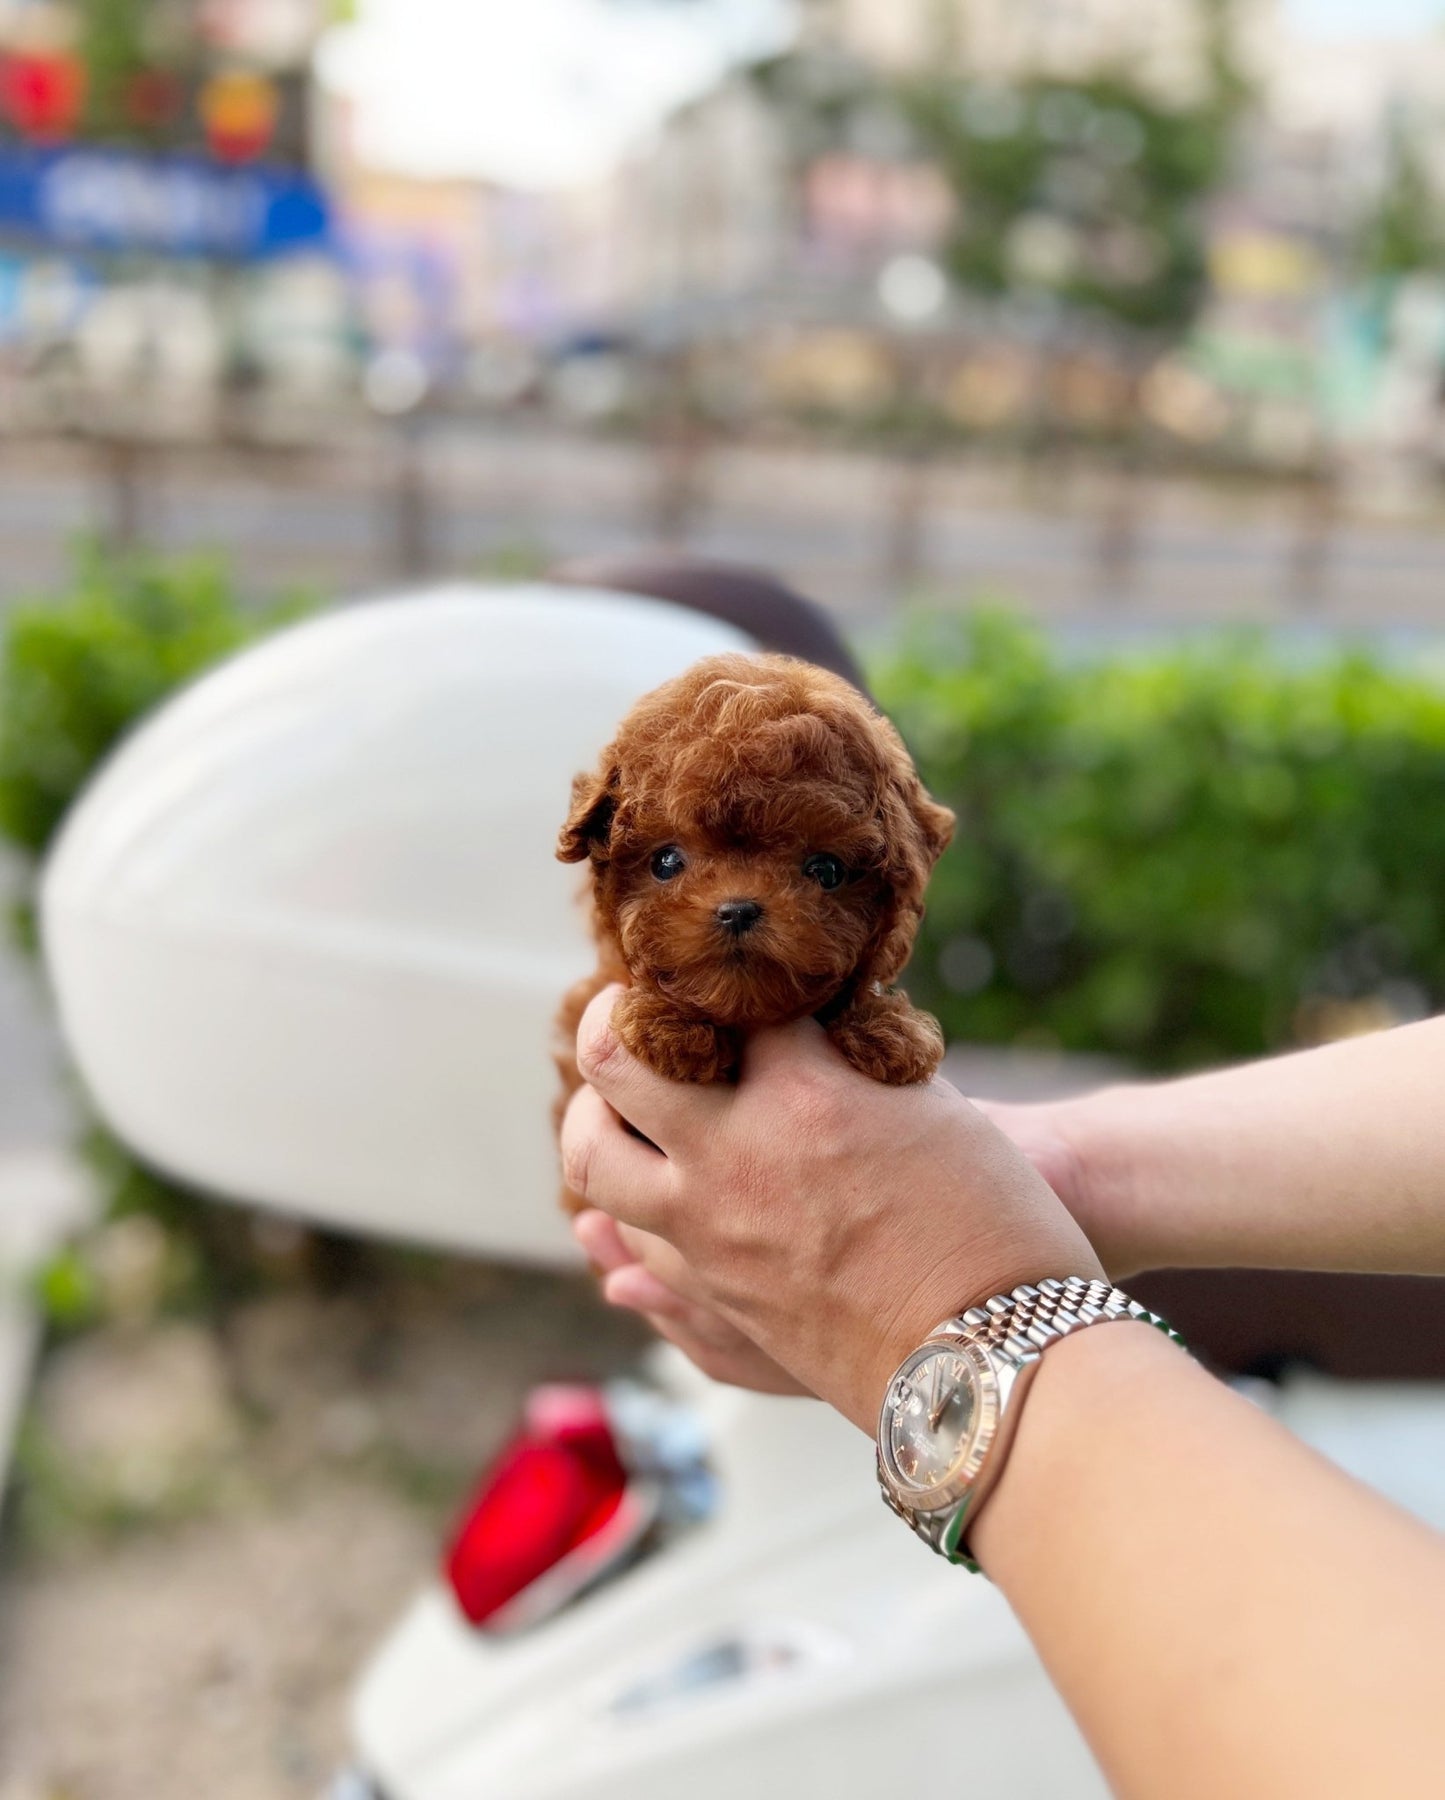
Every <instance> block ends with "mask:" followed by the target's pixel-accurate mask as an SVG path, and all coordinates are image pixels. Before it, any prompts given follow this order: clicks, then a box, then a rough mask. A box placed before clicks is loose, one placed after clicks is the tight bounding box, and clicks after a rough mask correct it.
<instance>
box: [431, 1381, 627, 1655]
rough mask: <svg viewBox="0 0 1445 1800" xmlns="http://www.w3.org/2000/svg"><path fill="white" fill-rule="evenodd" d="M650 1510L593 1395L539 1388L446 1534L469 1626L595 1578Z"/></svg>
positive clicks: (503, 1621) (540, 1605) (504, 1617)
mask: <svg viewBox="0 0 1445 1800" xmlns="http://www.w3.org/2000/svg"><path fill="white" fill-rule="evenodd" d="M653 1510H655V1508H654V1506H653V1505H652V1503H651V1502H650V1500H649V1498H648V1496H646V1494H645V1493H644V1492H643V1491H642V1490H641V1489H640V1488H636V1487H634V1489H633V1491H632V1492H631V1493H629V1483H628V1472H627V1470H626V1468H625V1467H624V1466H623V1462H622V1458H621V1456H620V1455H619V1453H618V1448H617V1442H616V1439H615V1438H614V1436H613V1433H612V1428H611V1426H610V1425H609V1423H608V1419H607V1412H606V1409H605V1407H604V1406H603V1403H602V1397H601V1395H600V1394H598V1393H596V1392H595V1391H594V1390H592V1389H591V1388H564V1387H547V1388H538V1389H537V1390H536V1391H535V1392H534V1393H533V1394H532V1396H531V1397H530V1399H529V1400H528V1402H527V1407H526V1411H525V1414H524V1419H523V1425H522V1429H521V1430H520V1431H519V1432H518V1433H517V1435H516V1436H515V1437H514V1438H513V1439H512V1440H511V1442H510V1443H509V1444H508V1445H507V1446H506V1447H505V1449H504V1450H503V1451H502V1453H501V1455H500V1456H499V1457H498V1458H497V1460H496V1461H495V1462H494V1463H493V1464H492V1466H491V1468H490V1469H489V1470H488V1471H487V1473H486V1475H485V1476H484V1477H483V1479H482V1483H481V1486H480V1487H479V1488H478V1490H477V1492H476V1494H475V1495H474V1496H473V1499H472V1503H471V1506H470V1508H469V1509H468V1511H467V1513H466V1515H465V1517H464V1518H463V1519H462V1522H461V1524H460V1526H459V1527H458V1529H457V1532H456V1534H455V1536H454V1538H453V1539H452V1543H451V1547H450V1549H449V1550H448V1552H447V1559H446V1572H447V1579H448V1580H449V1581H450V1583H451V1588H452V1592H453V1593H454V1594H455V1595H456V1598H457V1603H458V1605H459V1606H460V1607H461V1609H462V1611H463V1612H464V1613H465V1614H466V1616H467V1618H468V1619H470V1620H471V1622H472V1623H473V1624H474V1625H481V1624H483V1623H485V1622H488V1621H490V1622H491V1624H492V1626H493V1627H494V1628H501V1627H503V1626H506V1625H512V1624H516V1623H521V1622H523V1620H524V1618H525V1619H531V1618H533V1617H535V1616H536V1615H537V1613H538V1612H539V1611H542V1612H545V1611H550V1610H554V1609H555V1607H556V1605H558V1604H560V1603H561V1601H562V1600H564V1599H566V1598H570V1596H571V1595H572V1594H574V1593H576V1592H577V1591H578V1590H579V1589H580V1588H581V1587H583V1586H585V1585H586V1584H587V1582H588V1581H589V1580H591V1579H594V1578H595V1576H596V1574H597V1572H598V1570H599V1569H600V1568H602V1567H605V1566H606V1565H607V1564H608V1563H609V1562H610V1561H611V1560H613V1559H614V1558H615V1556H616V1555H618V1554H619V1553H620V1551H622V1550H624V1549H625V1548H626V1547H627V1546H628V1545H630V1544H632V1543H634V1542H635V1541H636V1539H637V1537H638V1535H639V1534H640V1532H641V1531H642V1530H644V1529H645V1528H646V1525H647V1523H648V1522H649V1520H650V1518H651V1516H652V1512H653ZM548 1577H550V1578H551V1579H550V1580H544V1578H548ZM539 1584H541V1587H540V1589H539ZM543 1590H545V1592H544V1591H543ZM527 1597H529V1598H531V1600H532V1602H533V1604H532V1605H531V1606H527V1605H526V1604H525V1598H527Z"/></svg>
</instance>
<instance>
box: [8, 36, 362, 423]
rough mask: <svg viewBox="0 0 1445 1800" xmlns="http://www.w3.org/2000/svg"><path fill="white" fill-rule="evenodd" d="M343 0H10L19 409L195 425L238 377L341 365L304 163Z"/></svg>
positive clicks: (12, 314) (317, 204)
mask: <svg viewBox="0 0 1445 1800" xmlns="http://www.w3.org/2000/svg"><path fill="white" fill-rule="evenodd" d="M328 12H329V8H328V6H327V5H326V4H325V0H201V3H200V4H196V5H189V4H188V5H176V4H173V3H170V0H107V4H105V5H104V6H98V5H96V4H93V3H91V4H81V3H79V0H0V380H4V381H5V382H6V383H7V399H8V404H7V406H6V408H5V424H6V425H7V427H9V428H10V429H30V428H38V429H45V428H47V427H49V426H51V425H75V424H92V425H99V424H100V423H101V422H102V420H107V421H109V424H108V426H107V428H114V429H117V430H130V429H149V428H155V429H161V430H166V429H170V428H172V427H176V428H179V427H181V426H183V425H184V426H188V428H201V427H204V426H205V425H206V424H207V423H208V422H209V420H210V415H211V411H212V408H213V404H214V402H215V400H216V398H217V396H218V395H219V393H220V392H221V390H222V389H223V388H225V387H227V386H232V387H235V386H237V385H247V384H249V385H252V386H254V385H256V384H258V383H259V384H262V385H265V384H268V383H273V382H280V383H281V385H283V386H284V385H286V384H287V383H299V386H300V389H301V390H303V391H305V392H307V393H310V394H315V393H316V392H317V391H319V388H320V389H324V388H328V387H331V386H334V384H335V382H336V381H337V379H338V378H339V377H340V374H341V364H342V361H343V360H344V359H343V357H342V356H341V355H340V350H341V339H342V338H343V337H344V333H345V318H344V315H345V295H344V289H343V284H342V283H341V282H340V281H339V280H338V279H337V278H335V276H334V274H333V273H332V272H331V263H330V256H329V248H330V247H329V215H328V207H327V202H326V197H325V194H324V193H323V192H322V190H321V189H320V187H319V186H318V185H317V183H316V182H315V180H314V179H313V176H312V172H311V163H312V134H313V133H312V126H313V121H312V109H311V91H312V89H311V75H310V70H311V58H312V53H313V50H314V47H315V44H316V41H317V38H318V35H319V33H320V31H321V30H322V28H323V26H324V24H325V22H326V18H327V16H328ZM299 264H305V265H309V266H307V267H304V268H302V267H299V266H298V265H299Z"/></svg>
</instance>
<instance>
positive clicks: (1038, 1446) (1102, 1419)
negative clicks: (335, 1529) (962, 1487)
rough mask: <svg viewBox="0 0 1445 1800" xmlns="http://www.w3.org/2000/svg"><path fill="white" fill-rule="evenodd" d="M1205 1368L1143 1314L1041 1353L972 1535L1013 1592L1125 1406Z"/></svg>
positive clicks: (974, 1547) (1152, 1398)
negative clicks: (1005, 1458) (1004, 1458)
mask: <svg viewBox="0 0 1445 1800" xmlns="http://www.w3.org/2000/svg"><path fill="white" fill-rule="evenodd" d="M1181 1373H1182V1374H1184V1375H1185V1376H1186V1377H1189V1376H1192V1375H1193V1374H1195V1373H1197V1370H1196V1368H1195V1365H1194V1364H1193V1363H1192V1361H1191V1359H1190V1358H1189V1356H1188V1354H1187V1352H1185V1351H1183V1350H1181V1349H1180V1348H1179V1346H1178V1345H1177V1344H1174V1343H1171V1342H1170V1340H1169V1339H1168V1338H1167V1337H1166V1336H1165V1335H1164V1333H1163V1332H1161V1331H1160V1330H1159V1329H1158V1327H1157V1326H1155V1325H1152V1324H1149V1323H1147V1322H1145V1321H1143V1320H1140V1321H1137V1322H1136V1321H1131V1320H1120V1321H1115V1322H1114V1323H1112V1324H1107V1325H1096V1326H1093V1327H1091V1328H1090V1329H1089V1330H1087V1331H1078V1332H1073V1333H1071V1334H1070V1335H1069V1336H1068V1337H1066V1338H1064V1339H1062V1340H1061V1341H1060V1342H1059V1343H1056V1344H1052V1345H1050V1347H1049V1348H1048V1349H1047V1350H1046V1351H1045V1353H1044V1355H1043V1356H1042V1358H1041V1359H1040V1361H1039V1364H1038V1367H1037V1370H1036V1372H1035V1374H1034V1378H1033V1381H1032V1383H1031V1385H1030V1387H1029V1390H1028V1393H1027V1394H1026V1396H1025V1398H1024V1405H1023V1411H1022V1414H1021V1416H1020V1418H1019V1421H1018V1426H1017V1430H1016V1433H1015V1436H1014V1439H1013V1442H1012V1445H1011V1447H1010V1451H1009V1456H1008V1461H1007V1463H1006V1464H1005V1466H1004V1468H1003V1471H1002V1473H1001V1474H1000V1476H999V1478H998V1482H997V1485H996V1486H995V1487H994V1488H993V1489H992V1491H991V1492H990V1494H989V1496H988V1499H987V1503H986V1504H985V1505H984V1506H983V1508H982V1510H981V1512H980V1513H979V1515H978V1518H977V1520H976V1521H975V1522H974V1524H973V1526H972V1528H971V1530H970V1534H969V1548H970V1550H971V1551H972V1553H973V1554H974V1556H976V1557H977V1558H978V1560H979V1562H980V1564H981V1565H982V1566H983V1568H984V1569H985V1570H986V1571H987V1573H988V1574H989V1576H990V1577H991V1578H992V1579H993V1580H994V1581H995V1582H997V1583H998V1585H999V1586H1000V1587H1002V1588H1003V1589H1004V1590H1005V1592H1007V1591H1008V1590H1009V1588H1010V1585H1011V1583H1012V1582H1013V1580H1014V1578H1015V1576H1016V1574H1019V1573H1021V1572H1024V1571H1026V1569H1027V1566H1028V1564H1029V1561H1030V1559H1031V1557H1032V1556H1033V1555H1034V1553H1035V1551H1036V1549H1037V1547H1038V1545H1039V1544H1040V1542H1041V1541H1042V1540H1043V1538H1044V1536H1046V1535H1051V1534H1054V1533H1056V1532H1057V1529H1058V1524H1059V1519H1060V1513H1061V1510H1068V1509H1070V1508H1072V1507H1073V1506H1074V1505H1075V1504H1076V1501H1077V1499H1078V1496H1079V1495H1080V1493H1081V1491H1082V1490H1083V1489H1084V1488H1085V1486H1086V1480H1085V1477H1086V1474H1087V1471H1088V1469H1089V1467H1090V1465H1091V1464H1092V1463H1093V1462H1094V1461H1095V1460H1096V1459H1098V1458H1099V1457H1100V1456H1106V1455H1107V1454H1108V1449H1107V1444H1106V1442H1105V1434H1106V1430H1107V1427H1108V1425H1109V1423H1110V1422H1111V1421H1112V1420H1114V1419H1116V1418H1118V1417H1119V1415H1120V1412H1121V1410H1122V1409H1126V1408H1130V1407H1133V1406H1136V1405H1138V1404H1139V1403H1140V1401H1141V1397H1142V1399H1143V1403H1144V1404H1145V1405H1154V1404H1156V1403H1157V1401H1156V1396H1157V1393H1158V1389H1159V1386H1160V1384H1161V1383H1162V1384H1168V1383H1169V1382H1171V1381H1173V1380H1176V1379H1178V1378H1179V1376H1180V1375H1181Z"/></svg>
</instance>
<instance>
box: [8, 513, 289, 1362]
mask: <svg viewBox="0 0 1445 1800" xmlns="http://www.w3.org/2000/svg"><path fill="white" fill-rule="evenodd" d="M309 604H310V603H309V602H308V601H307V600H306V599H305V598H303V597H301V596H297V597H294V598H291V599H288V600H286V601H283V602H282V603H280V604H279V605H276V606H272V607H270V608H268V609H265V610H259V609H257V608H254V607H251V606H248V605H247V604H246V603H245V602H244V601H243V599H242V598H241V597H240V595H239V594H238V593H237V591H236V589H235V588H234V586H233V585H232V583H231V581H230V579H229V577H228V575H227V573H226V571H225V568H224V566H223V565H222V564H220V563H217V562H214V561H210V560H207V559H197V558H190V559H180V560H178V559H164V558H159V557H154V556H147V555H130V556H117V555H110V554H107V553H105V552H104V551H102V550H101V549H100V548H98V547H95V546H87V547H83V548H82V549H81V550H80V552H79V553H78V556H77V561H76V569H75V575H74V577H73V579H72V581H71V583H70V585H69V587H68V588H67V589H66V590H64V591H63V592H60V593H57V594H52V595H48V596H44V597H37V598H36V599H35V600H33V601H30V602H28V603H25V604H22V605H19V606H16V607H15V608H14V609H13V610H12V611H11V612H10V613H9V614H8V616H7V617H6V618H5V619H4V621H3V625H4V630H3V641H0V838H5V839H8V840H9V841H10V842H11V843H12V844H13V845H14V846H15V847H16V848H17V849H18V850H19V852H20V853H21V857H22V861H23V867H24V868H25V870H26V871H27V872H28V873H29V876H30V884H31V886H32V888H33V881H34V877H35V873H36V871H37V870H38V867H39V863H40V859H41V857H42V856H43V855H44V853H45V851H46V849H47V848H48V846H49V844H50V842H51V840H52V838H53V837H54V835H55V832H56V830H57V828H58V827H59V825H60V823H61V821H62V820H63V818H64V817H65V814H66V812H67V810H68V809H69V807H70V804H71V802H72V801H73V800H74V799H75V797H76V795H77V794H78V793H79V791H80V789H81V788H82V787H83V786H84V784H85V782H86V781H87V780H88V779H89V778H90V776H91V775H92V774H93V773H94V771H95V769H96V768H97V766H98V765H99V764H100V763H101V762H102V761H103V760H104V758H105V756H106V755H107V753H108V752H109V751H110V749H111V748H112V746H113V745H115V744H116V743H117V742H118V741H119V740H120V739H121V738H122V737H123V736H124V735H125V733H126V732H127V731H129V730H130V729H131V727H132V726H134V725H135V724H137V723H138V722H139V721H140V720H141V719H142V718H143V717H144V716H145V715H146V714H147V713H148V712H150V711H151V709H152V708H153V707H155V706H157V705H158V704H159V703H160V702H161V701H162V700H164V699H165V698H166V697H167V696H168V695H169V694H171V693H173V692H174V691H175V690H176V689H177V688H179V687H182V686H184V685H185V683H186V682H188V681H190V680H191V679H192V678H193V677H195V676H197V675H199V674H201V673H202V672H203V671H204V670H205V669H208V668H210V667H211V666H212V665H213V664H215V663H217V662H219V661H220V660H221V659H222V658H223V657H225V656H228V655H230V654H231V653H232V652H233V651H235V650H239V649H240V648H242V647H243V646H244V645H246V644H248V643H251V642H253V641H254V640H255V639H257V638H259V637H261V636H262V635H264V634H265V633H266V632H267V631H270V630H272V629H274V628H275V627H276V626H277V625H279V624H282V623H285V622H286V621H288V620H290V619H293V618H295V617H297V616H299V615H300V614H301V613H302V612H304V611H305V610H306V609H307V607H308V605H309ZM15 924H16V929H17V936H18V938H19V940H20V942H21V944H22V945H23V946H24V947H25V948H27V949H30V950H33V949H34V948H35V942H34V929H33V919H32V916H31V904H30V899H29V894H28V893H26V892H22V895H21V899H20V902H19V905H18V909H17V917H16V920H15ZM82 1149H83V1152H84V1154H85V1157H86V1160H87V1161H88V1162H89V1163H90V1165H91V1167H92V1169H93V1171H94V1173H95V1175H96V1179H97V1183H98V1186H99V1188H100V1191H101V1194H102V1197H103V1212H104V1216H105V1217H106V1218H107V1219H108V1220H111V1221H120V1220H126V1219H129V1218H132V1217H133V1216H136V1215H141V1216H144V1217H148V1218H150V1219H153V1220H155V1221H157V1222H158V1224H159V1226H160V1227H161V1230H162V1233H163V1237H162V1240H161V1248H160V1250H159V1251H158V1254H157V1278H156V1283H155V1287H156V1295H155V1298H156V1302H157V1304H167V1305H169V1304H180V1305H188V1304H196V1303H201V1302H210V1301H214V1300H215V1299H217V1298H220V1297H223V1296H225V1295H227V1294H229V1293H231V1292H234V1291H244V1290H246V1289H247V1288H249V1287H250V1286H253V1285H254V1284H255V1282H256V1280H257V1278H258V1275H259V1273H260V1272H261V1268H260V1263H259V1260H258V1255H257V1252H256V1249H255V1246H254V1244H253V1242H252V1236H253V1233H252V1230H251V1223H250V1220H249V1218H248V1217H247V1216H246V1215H245V1214H243V1213H241V1212H239V1211H237V1210H235V1209H228V1208H225V1207H217V1206H213V1205H211V1204H210V1203H208V1202H206V1201H204V1200H201V1199H199V1198H198V1197H197V1196H195V1195H193V1194H192V1193H190V1192H189V1191H188V1190H187V1189H186V1188H184V1187H182V1186H180V1185H179V1184H177V1183H175V1182H172V1181H170V1180H169V1179H168V1178H167V1177H165V1176H163V1175H160V1174H158V1173H156V1172H154V1171H152V1170H150V1169H147V1168H145V1167H144V1166H143V1165H142V1164H141V1163H139V1162H138V1161H137V1160H136V1159H135V1158H134V1157H133V1156H132V1155H131V1154H130V1152H129V1151H128V1150H127V1149H126V1148H125V1147H124V1146H123V1145H122V1144H121V1143H120V1142H119V1141H118V1140H117V1139H115V1138H113V1137H112V1136H111V1135H110V1134H109V1132H108V1131H106V1130H105V1129H104V1128H103V1127H102V1126H99V1125H96V1126H93V1127H92V1128H90V1129H89V1130H88V1131H87V1132H86V1135H85V1139H84V1143H83V1146H82ZM105 1238H106V1234H105V1232H104V1231H103V1230H102V1231H100V1232H91V1233H89V1234H87V1235H86V1236H85V1237H84V1238H83V1239H82V1240H81V1242H80V1243H79V1244H78V1245H76V1246H74V1247H70V1248H67V1249H65V1250H64V1251H62V1252H61V1253H60V1254H59V1255H57V1256H56V1257H55V1258H54V1259H53V1260H52V1262H51V1263H50V1264H49V1265H47V1267H46V1268H45V1269H43V1270H42V1271H41V1273H40V1277H39V1284H38V1293H39V1298H40V1299H41V1301H42V1303H43V1304H44V1307H45V1310H46V1313H47V1315H48V1316H49V1317H50V1318H51V1320H52V1321H53V1322H54V1323H55V1324H56V1325H57V1326H59V1327H61V1328H62V1329H75V1328H81V1327H84V1326H85V1325H87V1324H90V1323H92V1322H93V1321H94V1319H95V1318H96V1317H99V1316H107V1315H108V1311H109V1308H108V1304H107V1302H106V1300H105V1295H104V1289H105V1285H106V1284H105V1281H104V1279H103V1273H104V1272H103V1269H102V1267H101V1265H102V1264H103V1263H104V1260H105V1254H104V1249H105Z"/></svg>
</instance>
